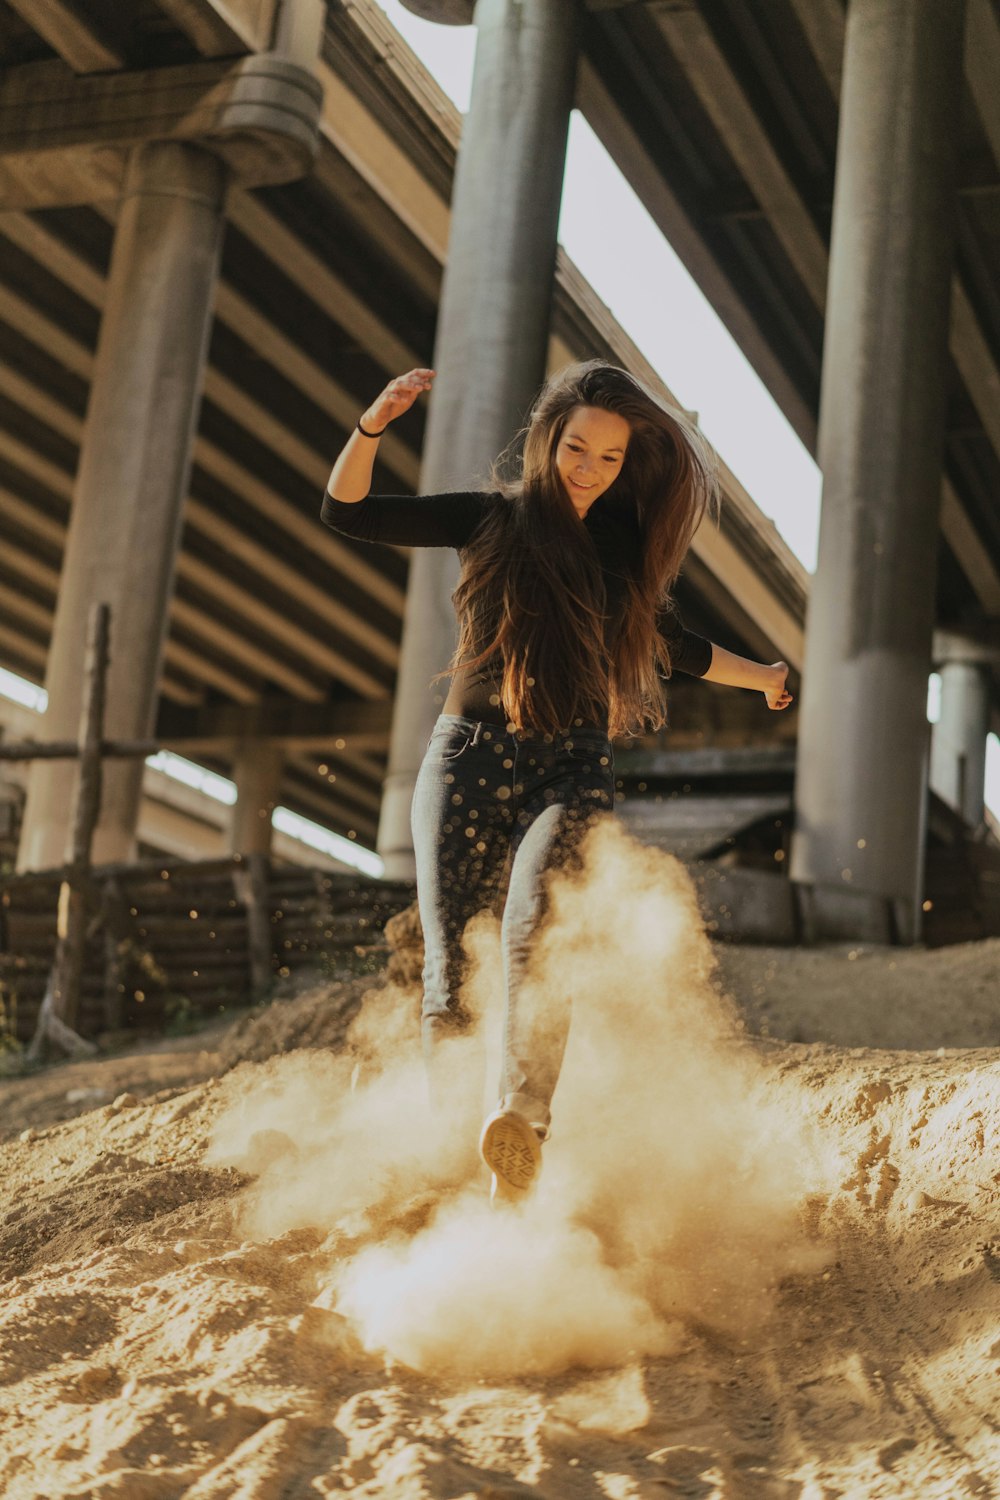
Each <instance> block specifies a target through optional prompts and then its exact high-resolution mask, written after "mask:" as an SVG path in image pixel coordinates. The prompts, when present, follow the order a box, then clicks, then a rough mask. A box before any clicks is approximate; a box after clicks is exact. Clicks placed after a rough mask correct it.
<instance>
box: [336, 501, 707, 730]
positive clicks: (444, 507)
mask: <svg viewBox="0 0 1000 1500" xmlns="http://www.w3.org/2000/svg"><path fill="white" fill-rule="evenodd" d="M507 503H508V502H507V501H505V500H504V499H503V497H502V496H501V495H498V494H495V493H491V492H489V491H482V490H470V491H465V490H462V491H455V492H451V493H448V494H443V495H416V496H414V495H367V496H366V497H365V499H364V500H359V501H358V502H357V503H356V504H349V503H347V502H345V501H342V500H335V499H334V498H333V496H332V495H331V494H330V493H329V492H327V494H326V495H325V496H324V499H323V507H322V510H321V512H320V515H321V519H322V520H323V521H324V523H325V524H326V525H327V526H330V527H332V528H333V530H334V531H341V532H343V533H344V534H345V535H346V536H353V537H357V538H358V539H359V540H361V541H365V542H382V543H390V544H391V543H396V544H397V545H399V546H404V547H454V548H455V549H456V550H457V551H458V552H459V554H461V552H462V550H463V548H465V547H467V546H468V544H469V542H470V541H471V540H472V537H473V534H474V533H475V531H476V529H477V527H478V526H479V524H480V522H481V521H482V520H483V519H484V518H485V516H486V515H487V514H489V512H490V509H491V508H492V507H494V506H497V505H505V504H507ZM583 524H584V525H585V526H586V528H587V531H588V532H589V534H590V536H591V538H592V540H593V542H594V545H595V547H596V549H597V555H598V558H599V559H600V564H601V571H602V573H603V576H604V585H605V589H606V591H607V615H608V618H609V619H615V618H617V617H618V616H620V614H621V612H622V610H623V609H624V608H625V604H626V600H627V583H626V579H627V576H628V574H629V572H630V570H633V569H635V568H637V567H638V564H639V560H640V552H641V545H642V541H641V536H640V533H639V524H638V520H637V518H636V517H635V514H634V512H631V511H629V510H626V509H624V508H623V507H622V506H620V505H616V504H615V503H614V502H613V501H611V500H609V499H607V498H606V497H605V496H603V495H602V496H600V497H599V498H598V499H597V500H595V501H594V503H593V504H592V505H591V506H590V508H589V510H588V511H587V513H586V515H585V516H584V518H583ZM658 625H659V629H660V632H661V634H662V635H663V637H664V639H665V640H666V642H667V645H668V647H669V650H670V658H671V662H672V664H673V668H674V670H676V671H679V672H685V673H687V674H688V675H689V676H692V677H704V675H705V673H706V672H707V671H708V669H709V667H710V666H711V664H712V643H711V641H708V640H706V639H705V637H704V636H701V635H695V634H694V632H693V631H690V630H685V628H684V626H683V624H682V622H681V621H680V619H679V617H678V616H677V614H676V613H675V612H673V611H669V612H664V613H663V614H661V615H660V618H659V621H658ZM443 711H444V712H445V713H449V714H462V715H464V716H466V717H467V718H470V719H483V720H486V721H487V722H493V723H503V722H505V721H504V714H503V709H502V708H501V707H500V696H499V678H498V675H497V674H496V672H495V671H493V670H491V669H490V667H489V663H487V664H486V665H485V667H480V668H478V669H476V670H475V671H463V670H462V669H459V671H457V672H456V673H455V675H454V676H453V678H452V681H451V688H450V691H449V693H448V697H447V700H446V702H445V705H444V710H443ZM587 727H599V728H602V729H605V730H606V729H607V722H606V721H605V723H604V724H602V725H599V726H593V725H590V724H588V726H587Z"/></svg>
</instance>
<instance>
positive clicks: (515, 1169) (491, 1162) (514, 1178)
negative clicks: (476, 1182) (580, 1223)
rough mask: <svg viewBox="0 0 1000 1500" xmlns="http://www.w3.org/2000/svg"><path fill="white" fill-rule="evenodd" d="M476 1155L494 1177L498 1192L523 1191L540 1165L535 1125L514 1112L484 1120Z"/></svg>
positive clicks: (540, 1149) (518, 1192)
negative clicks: (477, 1154) (505, 1190)
mask: <svg viewBox="0 0 1000 1500" xmlns="http://www.w3.org/2000/svg"><path fill="white" fill-rule="evenodd" d="M479 1154H480V1156H481V1157H482V1158H483V1161H484V1162H485V1163H486V1165H487V1166H488V1167H489V1169H490V1171H491V1172H492V1173H493V1175H494V1177H496V1179H497V1188H498V1190H500V1192H501V1193H502V1189H504V1188H506V1189H508V1190H511V1191H513V1192H514V1193H516V1194H522V1193H526V1192H527V1191H528V1189H529V1188H530V1187H531V1185H532V1183H533V1182H534V1180H535V1178H536V1177H537V1176H538V1169H539V1167H540V1166H541V1164H542V1147H541V1142H540V1141H539V1139H538V1136H537V1135H536V1133H535V1130H534V1127H533V1126H532V1125H531V1124H530V1123H529V1122H528V1121H527V1120H525V1119H523V1118H522V1117H521V1116H520V1115H515V1114H497V1115H492V1116H491V1117H490V1118H489V1119H488V1120H487V1121H486V1124H485V1125H484V1126H483V1133H482V1137H481V1138H480V1141H479ZM504 1196H506V1195H504Z"/></svg>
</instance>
